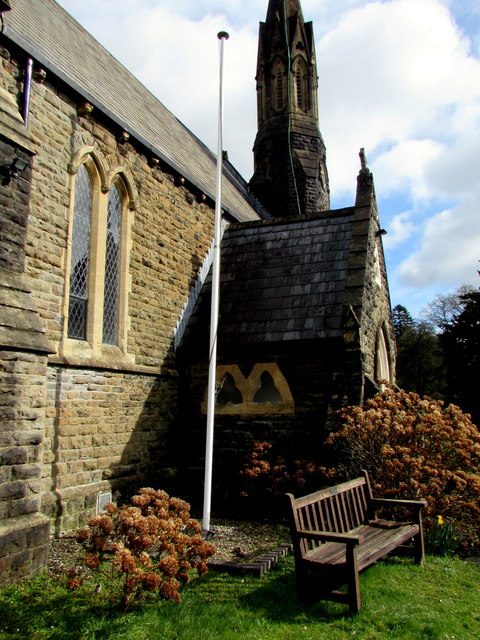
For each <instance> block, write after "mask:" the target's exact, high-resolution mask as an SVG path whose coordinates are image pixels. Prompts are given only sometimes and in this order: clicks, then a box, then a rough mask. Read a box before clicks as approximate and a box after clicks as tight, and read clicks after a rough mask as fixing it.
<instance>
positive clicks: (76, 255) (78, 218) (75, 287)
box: [68, 164, 92, 340]
mask: <svg viewBox="0 0 480 640" xmlns="http://www.w3.org/2000/svg"><path fill="white" fill-rule="evenodd" d="M91 215H92V179H91V177H90V173H89V171H88V169H87V167H86V166H85V164H81V165H80V167H79V168H78V171H77V178H76V180H75V196H74V205H73V226H72V253H71V258H70V295H69V309H68V337H69V338H76V339H77V340H86V339H87V311H88V285H89V265H90V228H91Z"/></svg>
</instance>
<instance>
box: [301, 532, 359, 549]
mask: <svg viewBox="0 0 480 640" xmlns="http://www.w3.org/2000/svg"><path fill="white" fill-rule="evenodd" d="M297 535H298V536H299V537H301V538H307V539H310V540H319V541H323V542H343V543H344V544H348V545H353V546H355V545H357V544H360V543H361V542H362V541H363V538H362V536H351V535H349V534H348V533H333V532H331V531H307V530H306V529H297Z"/></svg>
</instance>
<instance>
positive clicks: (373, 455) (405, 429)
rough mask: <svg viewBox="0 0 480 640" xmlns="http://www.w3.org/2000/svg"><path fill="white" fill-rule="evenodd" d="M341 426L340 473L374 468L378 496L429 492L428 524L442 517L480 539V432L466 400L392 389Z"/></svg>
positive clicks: (470, 538) (474, 542)
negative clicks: (461, 403) (458, 402)
mask: <svg viewBox="0 0 480 640" xmlns="http://www.w3.org/2000/svg"><path fill="white" fill-rule="evenodd" d="M339 420H340V425H341V426H340V428H339V430H338V431H335V432H333V433H332V434H331V435H330V436H329V438H328V439H327V441H326V444H327V445H329V446H331V447H333V448H334V449H335V451H336V454H337V455H338V456H339V459H340V461H341V462H340V465H338V466H337V467H336V470H335V471H336V472H337V473H338V472H339V471H340V473H342V472H343V475H348V476H349V477H354V476H356V475H359V474H360V470H361V469H366V470H367V471H369V473H370V475H371V477H372V479H373V482H374V485H373V486H374V490H375V491H376V493H377V494H378V495H383V496H389V497H393V498H421V499H426V500H427V502H428V506H427V509H426V523H427V527H428V526H432V525H433V524H434V523H435V522H436V520H437V517H438V516H440V515H441V516H442V518H443V519H445V520H446V519H448V520H449V521H450V522H452V523H453V525H454V527H455V528H456V530H457V531H458V533H459V535H460V537H461V540H462V544H463V546H466V547H472V546H477V547H478V546H479V544H480V433H479V431H478V429H477V427H476V426H475V425H474V424H472V422H471V420H470V416H469V415H468V414H465V413H463V412H462V411H461V410H460V409H459V408H458V407H456V406H454V405H449V406H448V407H444V406H443V404H442V403H441V402H439V401H436V400H432V399H431V398H428V397H425V398H421V397H420V396H418V395H417V394H415V393H406V392H405V391H401V390H400V391H397V390H394V389H391V388H387V389H386V390H385V392H384V393H381V394H377V395H376V396H375V397H373V398H372V399H370V400H368V401H367V402H366V403H365V404H364V405H363V406H351V407H346V408H345V409H342V410H340V411H339Z"/></svg>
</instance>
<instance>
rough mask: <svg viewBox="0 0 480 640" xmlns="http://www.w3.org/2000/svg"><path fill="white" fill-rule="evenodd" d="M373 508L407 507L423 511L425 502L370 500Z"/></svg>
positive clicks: (393, 499) (392, 499) (385, 499)
mask: <svg viewBox="0 0 480 640" xmlns="http://www.w3.org/2000/svg"><path fill="white" fill-rule="evenodd" d="M372 504H373V506H384V507H408V508H410V509H414V510H416V511H417V510H418V511H420V510H421V509H425V507H426V506H427V501H426V500H397V499H395V498H372Z"/></svg>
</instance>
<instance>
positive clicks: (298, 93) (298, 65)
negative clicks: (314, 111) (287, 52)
mask: <svg viewBox="0 0 480 640" xmlns="http://www.w3.org/2000/svg"><path fill="white" fill-rule="evenodd" d="M293 77H294V84H295V105H296V107H297V109H298V110H299V111H303V112H304V113H309V111H310V108H311V105H310V74H309V72H308V67H307V64H306V62H305V60H304V59H303V58H302V57H301V56H299V57H297V59H296V60H295V62H294V65H293Z"/></svg>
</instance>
